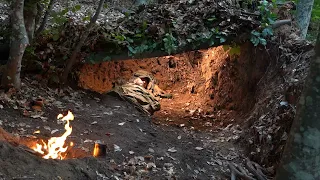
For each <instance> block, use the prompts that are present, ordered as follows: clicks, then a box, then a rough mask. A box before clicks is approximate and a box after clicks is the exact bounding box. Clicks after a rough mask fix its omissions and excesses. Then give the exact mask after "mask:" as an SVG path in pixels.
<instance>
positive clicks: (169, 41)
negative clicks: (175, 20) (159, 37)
mask: <svg viewBox="0 0 320 180" xmlns="http://www.w3.org/2000/svg"><path fill="white" fill-rule="evenodd" d="M163 42H164V50H165V51H166V52H167V53H168V54H169V55H170V54H171V53H173V52H176V51H177V49H178V46H177V39H176V38H175V37H173V35H172V33H171V32H170V33H166V35H165V38H163Z"/></svg>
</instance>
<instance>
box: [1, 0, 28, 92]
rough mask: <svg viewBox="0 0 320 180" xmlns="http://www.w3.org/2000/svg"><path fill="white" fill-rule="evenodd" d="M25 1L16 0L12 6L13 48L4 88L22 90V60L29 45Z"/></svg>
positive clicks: (5, 73) (5, 74)
mask: <svg viewBox="0 0 320 180" xmlns="http://www.w3.org/2000/svg"><path fill="white" fill-rule="evenodd" d="M23 7H24V0H14V1H13V4H12V8H13V11H12V14H11V26H12V34H11V47H10V56H9V60H8V63H7V68H6V71H5V72H4V74H3V76H2V80H1V84H2V86H3V87H4V88H8V87H12V86H13V87H15V88H16V89H18V90H19V89H20V87H21V79H20V71H21V60H22V57H23V54H24V51H25V48H26V46H27V45H28V43H29V40H28V36H27V32H26V28H25V25H24V18H23Z"/></svg>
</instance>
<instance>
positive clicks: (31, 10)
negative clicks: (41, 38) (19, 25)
mask: <svg viewBox="0 0 320 180" xmlns="http://www.w3.org/2000/svg"><path fill="white" fill-rule="evenodd" d="M37 4H38V2H37V0H25V2H24V12H23V16H24V24H25V26H26V31H27V34H28V38H29V42H31V41H32V40H33V37H34V31H35V28H36V16H37V14H38V12H37Z"/></svg>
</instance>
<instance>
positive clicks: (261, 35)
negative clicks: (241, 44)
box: [250, 0, 276, 46]
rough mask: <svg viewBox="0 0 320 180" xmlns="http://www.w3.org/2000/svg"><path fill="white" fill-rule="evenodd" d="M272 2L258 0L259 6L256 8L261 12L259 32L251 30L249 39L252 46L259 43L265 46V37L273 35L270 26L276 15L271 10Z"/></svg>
mask: <svg viewBox="0 0 320 180" xmlns="http://www.w3.org/2000/svg"><path fill="white" fill-rule="evenodd" d="M273 4H274V3H269V2H268V1H267V0H262V1H260V6H258V9H259V11H260V14H261V29H262V31H261V32H258V31H256V30H253V31H252V32H251V38H250V41H251V42H252V43H253V45H254V46H258V45H259V44H261V45H263V46H265V45H267V40H266V39H267V38H268V37H269V36H272V35H273V30H272V28H271V26H272V25H273V24H274V20H275V18H276V15H275V14H274V13H272V12H271V8H273V7H274V5H273Z"/></svg>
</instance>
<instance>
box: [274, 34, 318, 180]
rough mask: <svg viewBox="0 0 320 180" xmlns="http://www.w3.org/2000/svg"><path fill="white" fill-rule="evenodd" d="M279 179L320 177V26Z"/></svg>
mask: <svg viewBox="0 0 320 180" xmlns="http://www.w3.org/2000/svg"><path fill="white" fill-rule="evenodd" d="M315 51H316V55H315V57H314V58H313V61H312V62H311V67H310V73H309V75H308V77H307V81H306V84H305V88H304V91H303V93H302V95H301V97H300V101H299V104H298V107H297V114H296V117H295V119H294V121H293V124H292V127H291V131H290V135H289V138H288V140H287V144H286V147H285V149H284V152H283V157H282V162H281V166H280V168H279V170H278V172H277V176H276V179H277V180H283V179H301V180H311V179H320V173H319V172H320V119H319V117H320V29H319V34H318V38H317V44H316V48H315Z"/></svg>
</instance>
